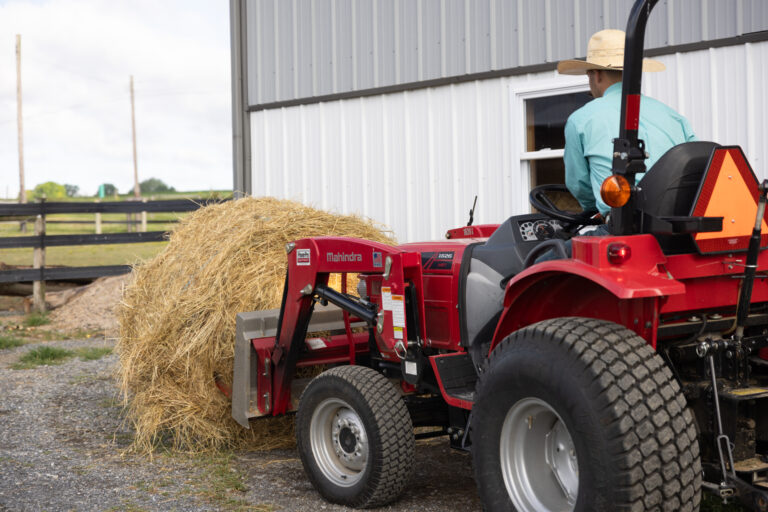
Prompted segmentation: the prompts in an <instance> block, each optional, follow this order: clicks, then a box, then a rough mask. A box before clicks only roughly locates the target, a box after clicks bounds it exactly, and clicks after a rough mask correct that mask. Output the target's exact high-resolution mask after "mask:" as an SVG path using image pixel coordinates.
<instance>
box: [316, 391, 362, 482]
mask: <svg viewBox="0 0 768 512" xmlns="http://www.w3.org/2000/svg"><path fill="white" fill-rule="evenodd" d="M309 432H310V434H309V442H310V445H311V447H312V456H313V457H314V459H315V462H317V466H318V467H319V468H320V471H321V472H322V473H323V476H325V477H326V478H327V479H328V480H330V481H331V482H333V483H334V484H336V485H338V486H341V487H350V486H353V485H355V484H356V483H357V482H359V481H360V479H361V478H362V476H363V472H364V471H365V466H366V464H367V462H368V451H369V448H368V435H367V433H366V432H365V427H364V426H363V421H362V420H361V419H360V416H359V415H358V414H357V413H356V412H355V410H354V409H352V407H350V406H349V404H348V403H347V402H345V401H344V400H340V399H338V398H328V399H326V400H323V401H322V402H320V405H318V406H317V408H316V409H315V411H314V412H313V413H312V420H311V422H310V427H309Z"/></svg>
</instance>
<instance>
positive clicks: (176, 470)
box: [0, 338, 480, 512]
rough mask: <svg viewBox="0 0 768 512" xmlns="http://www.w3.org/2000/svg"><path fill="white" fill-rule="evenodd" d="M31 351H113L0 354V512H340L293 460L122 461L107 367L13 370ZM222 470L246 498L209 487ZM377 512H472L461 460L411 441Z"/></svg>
mask: <svg viewBox="0 0 768 512" xmlns="http://www.w3.org/2000/svg"><path fill="white" fill-rule="evenodd" d="M41 345H50V346H56V347H61V348H67V349H72V350H74V349H77V348H81V347H102V346H108V347H112V346H114V342H113V341H112V340H108V339H104V338H94V339H88V340H67V341H51V342H44V343H34V344H28V345H24V346H21V347H17V348H14V349H8V350H0V511H27V510H29V511H37V510H82V511H90V510H94V511H95V510H99V511H102V510H152V511H154V510H157V511H164V510H178V511H186V510H190V511H192V510H195V511H197V510H202V511H205V510H257V511H264V512H267V511H297V512H298V511H307V512H308V511H317V510H327V511H342V510H350V509H348V508H346V507H341V506H336V505H333V504H330V503H327V502H325V501H324V500H323V499H322V498H321V497H320V495H319V494H318V493H317V492H316V491H315V490H314V488H313V487H312V485H311V484H310V483H309V480H308V479H307V477H306V475H305V474H304V470H303V468H302V465H301V461H300V460H299V456H298V453H297V452H296V451H295V450H280V451H271V452H238V453H235V454H234V456H233V457H231V458H227V459H226V462H225V463H221V462H212V461H211V458H210V457H208V456H196V455H188V454H179V453H163V452H159V453H157V454H155V455H154V456H153V457H148V456H145V455H137V454H130V453H126V449H127V448H128V446H129V444H130V442H131V440H132V436H133V432H132V429H131V426H130V425H129V424H128V422H126V421H125V418H124V416H123V409H122V405H121V402H120V397H119V394H118V390H117V386H116V382H115V378H114V375H115V365H116V364H117V356H116V355H114V354H112V355H109V356H106V357H103V358H101V359H99V360H96V361H82V360H80V359H79V358H77V357H73V358H71V359H68V360H66V361H65V362H63V363H62V364H59V365H55V366H41V367H37V368H33V369H29V370H14V369H12V368H11V365H12V364H13V363H15V362H16V361H17V360H18V358H19V357H20V356H21V355H22V354H23V353H24V352H26V351H28V350H30V349H32V348H34V347H37V346H41ZM219 460H221V458H220V459H219ZM222 464H223V465H222ZM222 467H223V468H224V471H225V472H226V471H229V472H232V474H233V475H235V476H237V475H241V482H242V487H241V488H242V489H244V490H236V489H232V488H229V487H225V488H224V489H223V490H222V489H221V488H218V489H217V488H216V487H215V481H216V478H217V477H216V476H215V475H217V474H219V473H220V472H221V468H222ZM230 487H231V486H230ZM217 490H218V492H217ZM377 510H382V511H395V512H405V511H413V510H420V511H425V512H435V511H449V510H467V511H470V510H480V504H479V501H478V498H477V492H476V490H475V483H474V480H473V477H472V467H471V459H470V457H469V456H468V455H467V454H465V453H461V452H456V451H453V450H451V449H450V448H449V447H448V443H447V440H445V439H442V438H438V439H433V440H428V441H420V442H417V443H416V454H415V460H414V475H413V477H412V479H411V482H410V483H409V484H408V485H407V486H406V490H405V493H404V494H403V496H402V498H401V499H400V500H398V501H397V502H396V503H394V504H392V505H389V506H386V507H382V508H380V509H377Z"/></svg>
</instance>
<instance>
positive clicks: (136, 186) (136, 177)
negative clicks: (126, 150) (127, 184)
mask: <svg viewBox="0 0 768 512" xmlns="http://www.w3.org/2000/svg"><path fill="white" fill-rule="evenodd" d="M131 128H132V134H133V196H134V197H136V198H139V197H141V190H140V189H139V164H138V163H137V160H136V108H135V106H134V98H133V75H131Z"/></svg>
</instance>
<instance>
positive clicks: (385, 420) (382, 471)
mask: <svg viewBox="0 0 768 512" xmlns="http://www.w3.org/2000/svg"><path fill="white" fill-rule="evenodd" d="M336 431H337V432H338V433H335V432H336ZM361 432H362V433H361ZM296 441H297V444H298V450H299V455H300V456H301V462H302V463H303V464H304V470H305V471H306V472H307V475H308V476H309V479H310V480H311V482H312V484H313V485H314V486H315V488H316V489H317V490H318V492H319V493H320V494H321V495H322V496H323V497H324V498H325V499H327V500H328V501H331V502H333V503H339V504H342V505H347V506H350V507H356V508H369V507H376V506H379V505H384V504H386V503H389V502H391V501H394V500H395V499H396V498H397V497H399V496H400V494H401V493H402V492H403V489H404V488H405V486H406V484H407V483H408V481H409V480H410V474H411V470H412V467H413V454H414V434H413V424H412V423H411V417H410V415H409V414H408V409H407V407H406V405H405V402H404V401H403V399H402V398H401V397H400V394H399V393H398V391H397V390H396V389H395V387H394V386H393V385H392V384H391V383H390V382H389V381H388V380H387V379H386V378H385V377H384V376H383V375H381V374H380V373H378V372H376V371H374V370H372V369H370V368H366V367H364V366H339V367H337V368H332V369H330V370H328V371H325V372H323V373H322V374H320V375H318V376H317V377H315V378H314V379H313V380H312V382H310V384H309V386H307V389H306V390H304V393H303V394H302V395H301V401H300V402H299V409H298V412H297V414H296ZM366 453H367V456H364V455H365V454H366Z"/></svg>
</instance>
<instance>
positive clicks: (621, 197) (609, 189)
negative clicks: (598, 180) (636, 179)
mask: <svg viewBox="0 0 768 512" xmlns="http://www.w3.org/2000/svg"><path fill="white" fill-rule="evenodd" d="M631 192H632V187H630V186H629V182H628V181H627V179H626V178H625V177H624V176H621V175H618V174H612V175H611V176H608V177H607V178H605V181H604V182H603V185H602V186H601V187H600V197H602V198H603V202H605V204H607V205H608V206H610V207H611V208H621V207H622V206H624V205H625V204H627V201H629V195H630V193H631Z"/></svg>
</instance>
